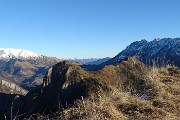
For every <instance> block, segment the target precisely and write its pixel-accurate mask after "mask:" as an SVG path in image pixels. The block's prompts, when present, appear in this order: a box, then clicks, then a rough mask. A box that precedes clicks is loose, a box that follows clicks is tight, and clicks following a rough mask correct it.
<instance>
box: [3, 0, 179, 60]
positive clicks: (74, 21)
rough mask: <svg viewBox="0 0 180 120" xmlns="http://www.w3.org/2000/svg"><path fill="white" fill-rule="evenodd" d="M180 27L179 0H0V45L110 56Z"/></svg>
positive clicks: (172, 33)
mask: <svg viewBox="0 0 180 120" xmlns="http://www.w3.org/2000/svg"><path fill="white" fill-rule="evenodd" d="M179 28H180V0H0V47H2V48H21V49H28V50H31V51H33V52H37V53H40V54H43V55H47V56H55V57H59V58H70V57H71V58H73V57H78V58H79V57H81V58H90V57H99V58H101V57H106V56H110V57H112V56H115V55H116V54H118V53H119V52H120V51H121V50H123V49H125V47H126V46H127V45H129V44H130V43H131V42H133V41H138V40H141V39H147V40H148V41H150V40H153V39H154V38H155V37H160V38H164V37H172V38H176V37H180V30H179Z"/></svg>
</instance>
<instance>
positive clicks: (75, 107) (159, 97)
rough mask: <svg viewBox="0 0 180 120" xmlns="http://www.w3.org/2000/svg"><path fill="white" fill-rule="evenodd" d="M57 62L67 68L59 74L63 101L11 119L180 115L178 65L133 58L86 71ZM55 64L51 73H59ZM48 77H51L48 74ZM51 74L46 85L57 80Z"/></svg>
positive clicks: (129, 119) (154, 119)
mask: <svg viewBox="0 0 180 120" xmlns="http://www.w3.org/2000/svg"><path fill="white" fill-rule="evenodd" d="M60 64H62V65H61V66H65V67H64V68H65V69H64V68H63V67H62V68H61V69H62V71H64V70H66V69H67V68H68V69H67V72H66V73H65V75H66V77H65V78H63V77H61V80H64V79H67V80H69V81H65V83H64V85H65V84H67V85H66V87H65V86H64V87H62V89H61V95H62V98H60V99H61V102H63V101H64V104H61V103H60V105H59V108H58V110H57V111H53V112H48V113H47V112H46V111H39V112H38V113H33V114H28V115H27V116H26V115H17V116H15V118H14V119H22V116H23V119H24V118H26V119H28V120H31V119H37V120H46V119H49V120H51V119H62V120H71V119H87V120H109V119H110V120H178V119H180V115H179V113H180V96H179V95H180V69H179V68H177V67H174V66H166V67H161V68H158V67H156V66H153V67H146V66H145V65H144V64H143V63H141V62H139V61H137V60H134V59H133V58H128V59H127V60H124V61H122V62H121V63H119V64H117V65H114V66H112V65H110V66H106V67H104V68H103V69H102V70H100V71H97V72H87V71H84V70H82V69H81V68H80V67H77V66H75V65H70V63H67V64H65V65H64V64H63V63H60ZM60 64H59V66H60ZM68 66H69V67H68ZM56 68H58V69H57V71H54V73H53V72H52V73H53V74H55V73H58V74H59V73H60V72H59V67H58V66H57V67H54V70H55V69H56ZM60 71H61V70H60ZM47 75H49V74H47ZM59 75H60V76H62V75H63V74H59ZM54 77H56V76H54ZM47 78H48V76H47ZM50 78H53V77H52V76H51V75H50ZM50 78H48V80H50V81H49V83H48V84H49V85H52V84H54V83H53V82H57V81H52V80H51V79H50ZM56 79H57V78H54V79H53V80H56ZM72 79H73V80H74V79H75V81H71V80H72ZM57 80H58V79H57ZM79 80H80V81H79ZM48 84H47V87H48ZM43 90H46V89H43ZM49 90H51V89H49ZM47 93H48V91H47ZM39 94H40V93H39ZM43 94H46V93H43ZM43 94H42V95H43ZM47 96H49V95H47ZM47 96H45V97H47ZM29 97H31V96H29ZM38 97H39V96H38ZM72 98H73V99H72ZM40 99H41V98H40ZM35 100H36V99H35ZM37 100H38V99H37ZM30 102H31V101H30ZM30 107H31V106H30Z"/></svg>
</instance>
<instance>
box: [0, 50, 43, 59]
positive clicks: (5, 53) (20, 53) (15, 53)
mask: <svg viewBox="0 0 180 120" xmlns="http://www.w3.org/2000/svg"><path fill="white" fill-rule="evenodd" d="M41 57H43V56H42V55H39V54H37V53H34V52H31V51H29V50H23V49H14V48H0V58H4V59H12V58H17V59H19V58H20V59H29V58H31V59H36V58H41Z"/></svg>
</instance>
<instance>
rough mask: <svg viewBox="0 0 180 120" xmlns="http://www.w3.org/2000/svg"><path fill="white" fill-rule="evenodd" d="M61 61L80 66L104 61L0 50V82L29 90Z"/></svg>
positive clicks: (11, 49)
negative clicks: (7, 81) (3, 81)
mask: <svg viewBox="0 0 180 120" xmlns="http://www.w3.org/2000/svg"><path fill="white" fill-rule="evenodd" d="M106 59H107V58H106ZM62 60H68V61H71V62H74V63H76V64H78V65H82V64H100V63H102V62H104V60H105V59H100V58H88V59H85V58H81V59H78V58H74V59H58V58H55V57H47V56H44V55H40V54H37V53H34V52H31V51H29V50H23V49H14V48H0V80H9V81H11V82H13V83H15V84H17V85H20V86H21V87H23V88H25V89H28V90H30V89H33V88H35V87H37V86H39V85H41V84H42V82H43V77H44V75H45V73H46V71H47V70H48V69H49V67H51V66H53V65H54V64H56V63H58V62H60V61H62Z"/></svg>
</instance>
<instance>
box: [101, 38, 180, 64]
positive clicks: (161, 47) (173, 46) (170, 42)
mask: <svg viewBox="0 0 180 120" xmlns="http://www.w3.org/2000/svg"><path fill="white" fill-rule="evenodd" d="M179 48H180V38H162V39H160V38H156V39H154V40H152V41H149V42H148V41H147V40H144V39H143V40H141V41H135V42H133V43H131V44H130V45H129V46H127V47H126V48H125V49H124V50H122V51H121V52H120V53H119V54H118V55H116V56H115V57H114V58H112V59H110V60H108V61H106V62H105V63H103V64H105V65H108V64H114V63H117V62H118V61H121V60H122V59H124V58H126V57H129V56H131V57H134V58H136V59H138V60H140V61H142V62H143V63H145V64H147V65H152V64H153V62H156V63H157V64H160V65H165V64H172V65H175V66H178V67H180V64H179V62H178V61H179V60H180V49H179Z"/></svg>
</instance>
